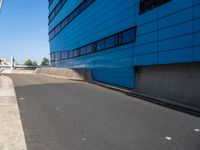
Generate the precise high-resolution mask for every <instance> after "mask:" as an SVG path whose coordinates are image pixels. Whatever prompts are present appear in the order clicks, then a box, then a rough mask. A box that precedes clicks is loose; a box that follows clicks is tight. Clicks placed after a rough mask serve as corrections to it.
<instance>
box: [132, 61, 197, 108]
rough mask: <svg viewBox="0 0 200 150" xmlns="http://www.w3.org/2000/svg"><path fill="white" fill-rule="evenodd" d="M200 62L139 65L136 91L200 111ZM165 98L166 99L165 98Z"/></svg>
mask: <svg viewBox="0 0 200 150" xmlns="http://www.w3.org/2000/svg"><path fill="white" fill-rule="evenodd" d="M199 89H200V63H187V64H173V65H159V66H146V67H139V68H138V69H137V74H136V88H135V91H138V92H141V93H144V94H146V95H150V96H154V97H158V98H165V99H166V100H168V101H167V102H170V101H169V100H171V102H176V103H179V104H181V105H185V106H188V107H190V108H193V109H194V110H198V111H199V112H200V92H199ZM163 100H164V99H163Z"/></svg>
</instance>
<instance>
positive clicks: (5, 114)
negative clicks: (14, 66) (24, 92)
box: [0, 76, 26, 150]
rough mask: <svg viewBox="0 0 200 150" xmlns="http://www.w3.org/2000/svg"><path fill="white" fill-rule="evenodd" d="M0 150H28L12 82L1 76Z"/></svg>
mask: <svg viewBox="0 0 200 150" xmlns="http://www.w3.org/2000/svg"><path fill="white" fill-rule="evenodd" d="M0 150H26V143H25V138H24V133H23V128H22V123H21V119H20V114H19V109H18V104H17V100H16V95H15V90H14V87H13V83H12V80H11V79H10V78H8V77H6V76H0Z"/></svg>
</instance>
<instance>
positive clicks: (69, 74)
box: [35, 67, 92, 81]
mask: <svg viewBox="0 0 200 150" xmlns="http://www.w3.org/2000/svg"><path fill="white" fill-rule="evenodd" d="M35 74H41V75H47V76H52V77H59V78H61V77H63V78H67V79H74V80H85V81H92V75H91V72H90V70H89V69H67V68H53V67H51V68H37V69H36V70H35Z"/></svg>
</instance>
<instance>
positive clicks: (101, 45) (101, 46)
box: [96, 40, 105, 51]
mask: <svg viewBox="0 0 200 150" xmlns="http://www.w3.org/2000/svg"><path fill="white" fill-rule="evenodd" d="M103 49H105V40H101V41H98V42H97V43H96V50H97V51H100V50H103Z"/></svg>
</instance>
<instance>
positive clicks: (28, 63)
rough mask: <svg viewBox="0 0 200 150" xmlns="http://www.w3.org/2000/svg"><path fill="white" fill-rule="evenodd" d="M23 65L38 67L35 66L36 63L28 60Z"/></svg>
mask: <svg viewBox="0 0 200 150" xmlns="http://www.w3.org/2000/svg"><path fill="white" fill-rule="evenodd" d="M24 65H26V66H38V64H37V62H36V61H32V60H30V59H28V60H26V61H25V62H24Z"/></svg>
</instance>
